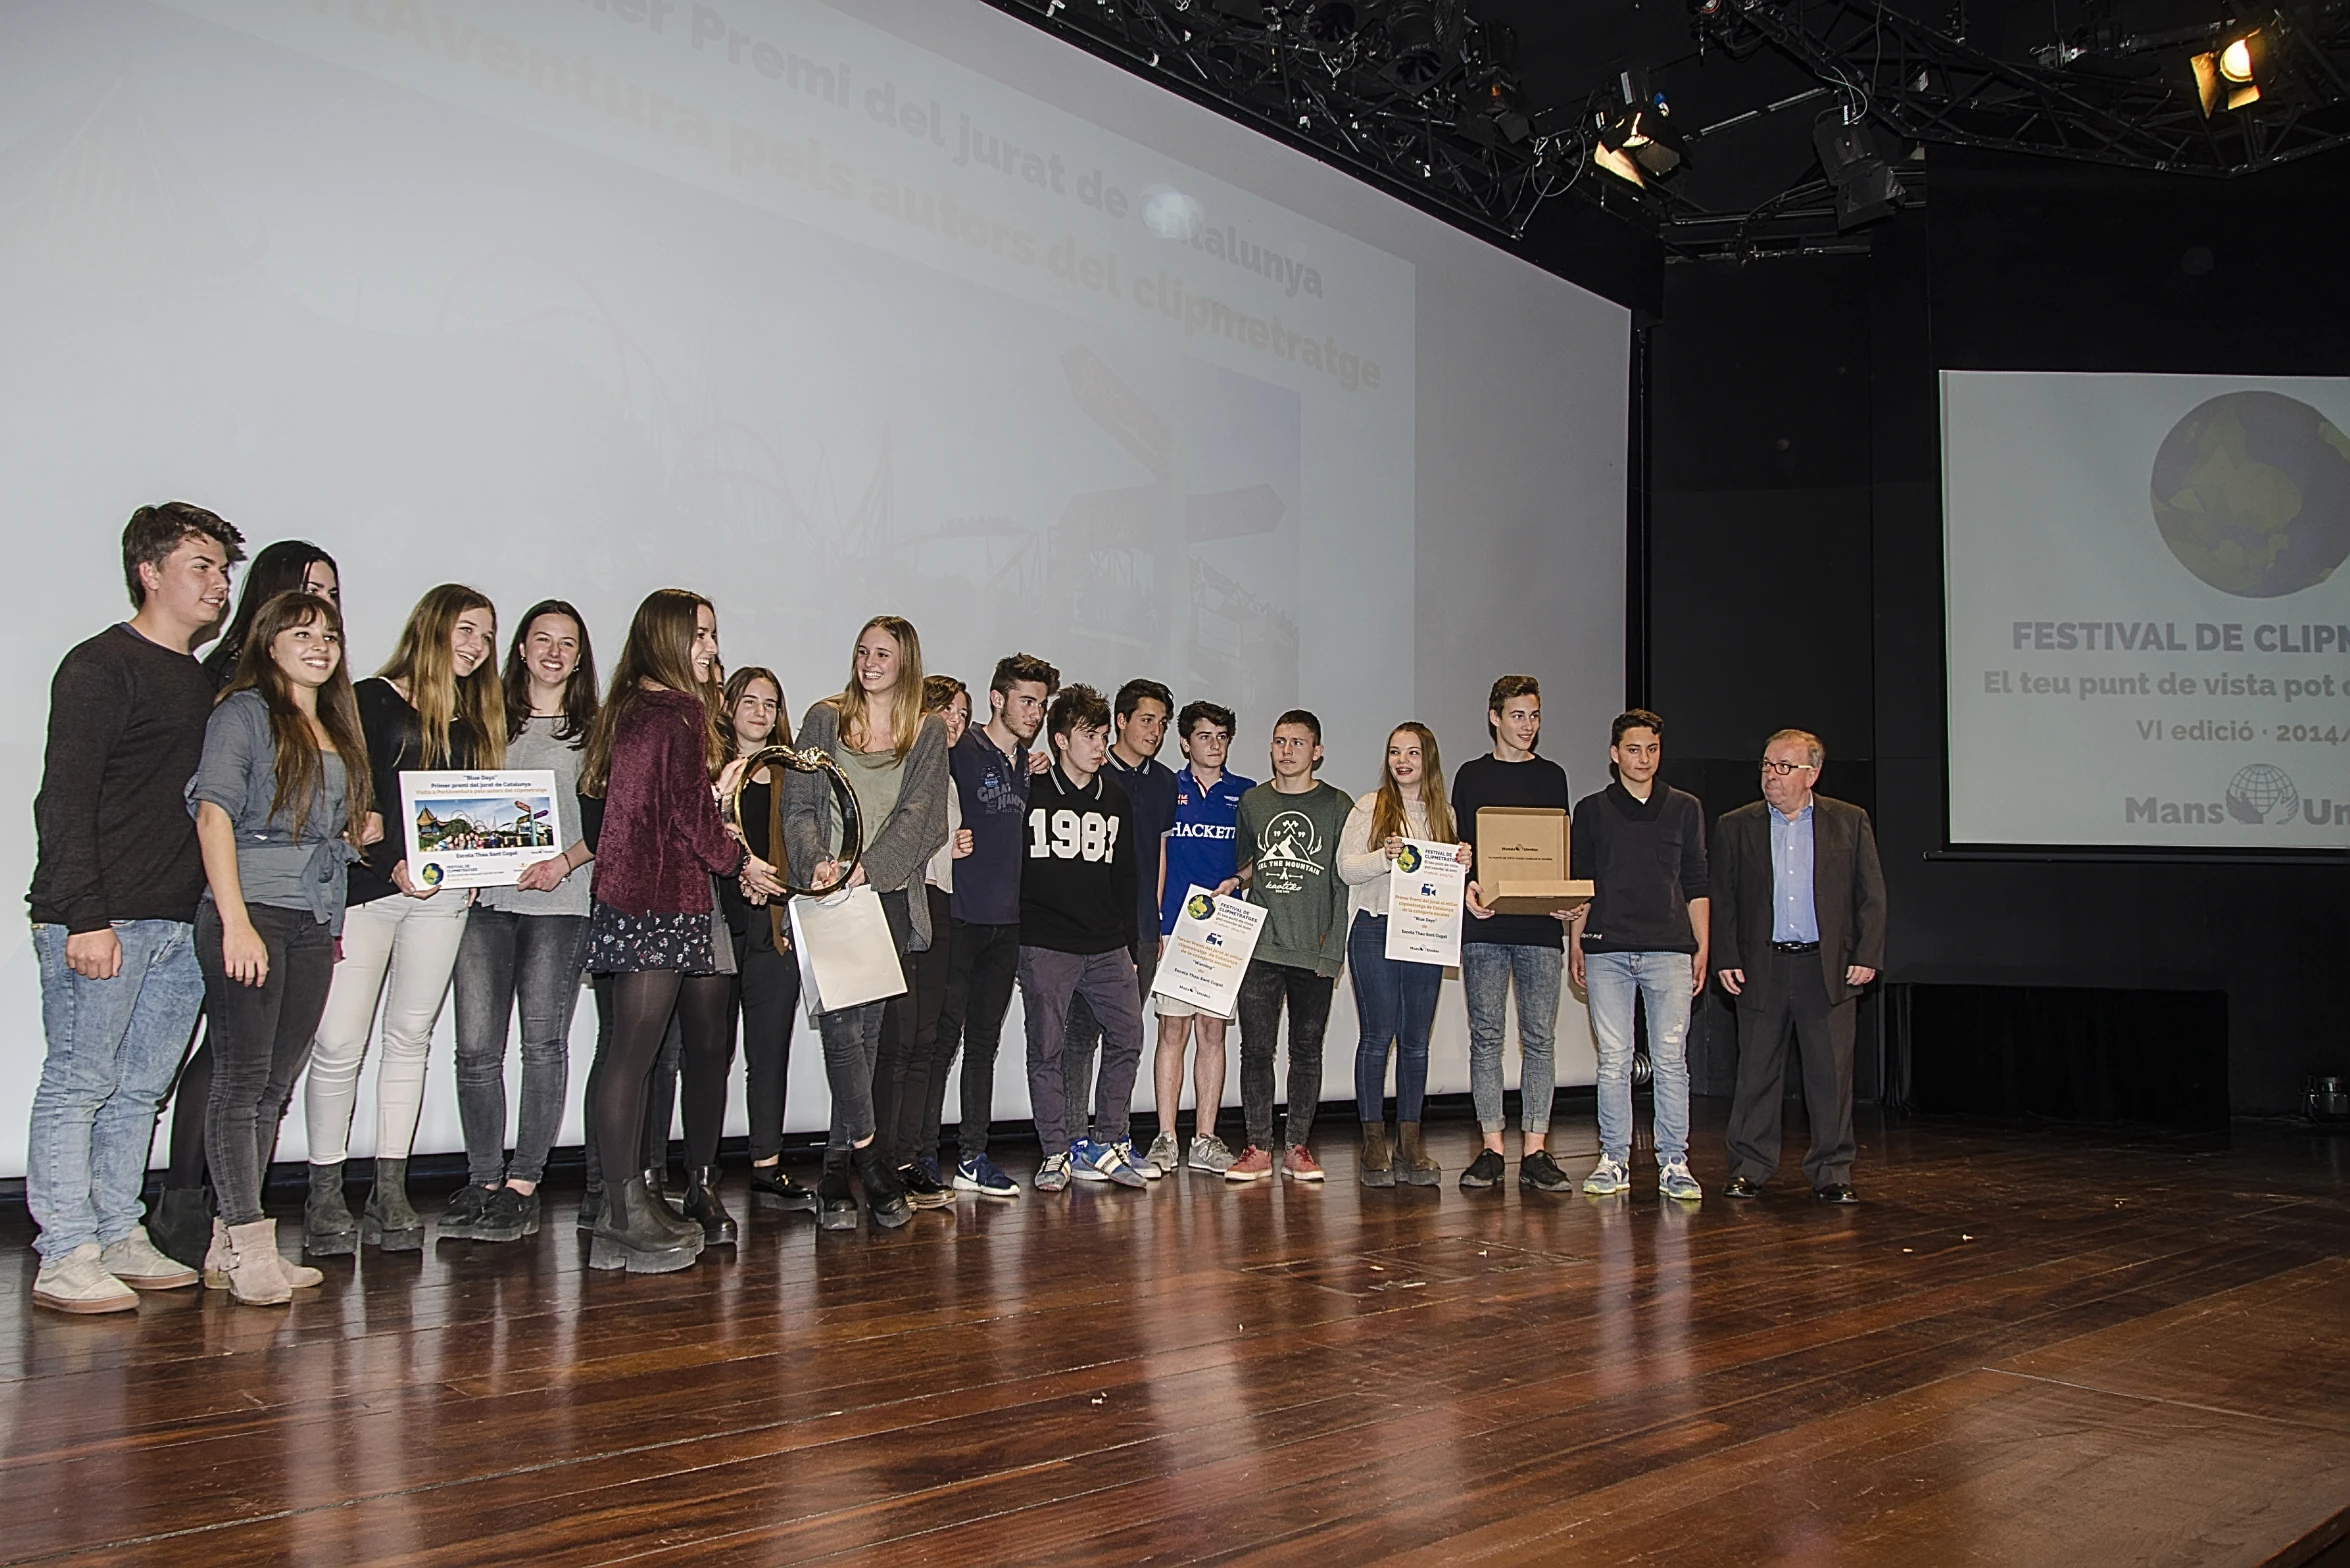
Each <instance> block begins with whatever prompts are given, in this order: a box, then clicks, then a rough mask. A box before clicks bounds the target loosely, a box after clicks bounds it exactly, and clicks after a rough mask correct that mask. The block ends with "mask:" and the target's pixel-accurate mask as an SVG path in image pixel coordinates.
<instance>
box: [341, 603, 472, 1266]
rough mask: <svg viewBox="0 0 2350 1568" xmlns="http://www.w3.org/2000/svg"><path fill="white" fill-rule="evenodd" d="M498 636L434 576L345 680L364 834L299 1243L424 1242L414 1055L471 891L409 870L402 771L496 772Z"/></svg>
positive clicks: (389, 1245) (423, 1048)
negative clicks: (379, 659) (368, 837)
mask: <svg viewBox="0 0 2350 1568" xmlns="http://www.w3.org/2000/svg"><path fill="white" fill-rule="evenodd" d="M497 640H498V611H497V607H496V606H495V605H493V604H491V603H490V601H489V599H488V597H487V596H486V595H483V594H481V593H478V592H476V591H475V590H473V589H471V588H467V587H465V586H464V585H463V584H461V583H443V584H441V585H440V586H439V587H437V588H434V589H432V590H431V591H430V592H428V593H427V594H425V596H424V597H423V598H421V599H419V600H417V601H416V608H415V609H413V610H411V611H410V612H409V613H408V622H407V624H406V625H405V626H403V627H402V628H401V630H400V640H399V644H398V646H397V648H396V649H395V650H394V651H393V654H392V657H391V662H389V663H388V664H386V665H385V666H384V667H383V668H382V669H381V670H380V671H378V672H377V673H376V674H375V675H374V676H372V677H370V678H369V679H367V680H364V681H361V682H359V684H358V685H357V686H356V687H355V688H353V695H354V697H355V698H356V699H357V702H358V708H359V724H360V728H361V729H362V730H364V731H365V732H366V736H367V758H368V772H369V774H370V787H371V789H372V791H373V795H374V799H375V816H374V819H373V822H372V823H371V832H372V833H373V835H374V837H373V841H372V842H371V843H369V844H368V845H367V848H366V852H365V857H364V858H363V859H361V860H359V861H357V862H356V863H354V864H353V865H352V866H351V868H350V871H349V874H348V879H347V880H348V893H349V899H350V912H349V913H348V914H347V915H346V916H345V917H344V921H343V945H342V957H341V958H340V960H339V961H338V962H337V963H336V964H335V976H334V984H333V986H332V987H331V988H330V989H329V990H328V992H327V998H326V1013H325V1016H324V1017H322V1018H321V1019H320V1020H319V1025H318V1044H317V1049H316V1050H315V1051H314V1052H313V1053H312V1054H311V1059H310V1081H309V1087H308V1089H307V1090H306V1091H305V1092H304V1095H303V1112H304V1119H305V1120H306V1121H307V1122H308V1124H309V1132H310V1198H309V1201H308V1203H307V1204H305V1205H304V1208H303V1215H302V1246H303V1249H304V1250H305V1251H308V1252H316V1253H322V1254H328V1255H334V1254H341V1253H348V1252H354V1251H356V1250H358V1248H359V1246H360V1245H361V1244H362V1243H365V1244H367V1245H370V1246H380V1247H382V1248H383V1249H384V1250H385V1251H387V1252H414V1251H417V1250H418V1249H420V1248H422V1247H423V1245H424V1219H423V1217H422V1216H421V1215H419V1214H418V1213H417V1212H416V1210H415V1208H414V1207H413V1206H412V1205H411V1204H410V1203H409V1201H408V1151H409V1147H410V1145H411V1144H412V1143H413V1142H414V1141H415V1138H416V1117H417V1113H418V1111H419V1110H421V1109H422V1107H423V1104H424V1072H425V1055H426V1052H427V1050H428V1049H429V1048H430V1046H431V1044H432V1032H433V1026H434V1025H435V1024H436V1023H438V1022H439V1020H440V1016H441V1003H442V1001H443V999H445V998H446V997H447V996H448V994H449V974H450V971H451V970H452V969H453V968H455V966H456V963H457V948H458V945H459V943H461V942H462V941H463V940H464V937H465V917H466V915H467V913H468V912H469V910H470V907H471V905H472V901H473V895H472V894H471V892H469V891H466V890H462V889H454V888H439V887H431V886H420V885H419V884H418V883H417V882H416V880H415V879H414V878H412V877H411V876H410V875H409V874H408V859H407V849H406V845H407V842H408V835H407V832H406V829H405V825H404V824H403V823H402V821H401V820H400V812H401V807H400V775H401V774H402V773H407V772H417V771H424V770H434V769H447V768H495V767H499V766H502V765H503V763H504V761H505V757H506V702H505V694H504V690H503V688H502V687H501V686H500V684H499V681H498V669H497V660H496V653H497ZM379 1003H380V1004H381V1006H382V1011H383V1023H382V1034H383V1048H382V1050H381V1051H380V1052H379V1053H378V1057H377V1065H376V1074H375V1184H374V1187H373V1188H372V1190H370V1191H369V1193H368V1195H367V1206H366V1208H365V1209H364V1210H363V1211H362V1212H361V1214H360V1215H359V1217H358V1218H357V1220H356V1221H354V1219H353V1218H352V1215H351V1211H350V1208H349V1207H348V1206H347V1204H346V1203H345V1201H344V1197H343V1164H344V1161H345V1160H346V1158H347V1157H348V1156H349V1153H350V1139H351V1112H352V1107H353V1106H354V1104H355V1103H356V1102H357V1100H358V1097H359V1069H360V1067H361V1066H362V1064H363V1063H364V1062H365V1061H366V1058H367V1039H368V1036H369V1034H370V1033H372V1032H373V1031H374V1030H375V1028H376V1010H377V1006H378V1004H379Z"/></svg>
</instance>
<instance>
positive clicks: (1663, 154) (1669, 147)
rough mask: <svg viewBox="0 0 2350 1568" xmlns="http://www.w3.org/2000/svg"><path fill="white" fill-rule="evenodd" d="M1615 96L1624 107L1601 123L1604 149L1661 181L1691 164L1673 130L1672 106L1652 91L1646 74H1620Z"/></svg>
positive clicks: (1604, 118)
mask: <svg viewBox="0 0 2350 1568" xmlns="http://www.w3.org/2000/svg"><path fill="white" fill-rule="evenodd" d="M1616 93H1617V96H1618V98H1619V99H1620V100H1621V107H1619V108H1618V109H1617V110H1616V112H1615V113H1613V114H1610V115H1605V116H1603V117H1602V118H1601V120H1600V125H1599V140H1600V143H1601V144H1602V145H1603V146H1605V147H1606V148H1607V149H1608V150H1609V151H1611V152H1618V153H1621V154H1623V155H1624V156H1625V157H1627V158H1629V159H1630V160H1631V161H1632V162H1633V163H1635V164H1637V165H1638V166H1639V167H1640V169H1641V170H1642V171H1643V172H1644V173H1645V174H1650V175H1654V176H1657V177H1658V178H1660V179H1661V178H1662V177H1664V176H1665V175H1668V174H1670V173H1672V172H1673V171H1674V170H1675V169H1678V168H1679V167H1681V165H1682V164H1683V163H1686V162H1687V161H1688V158H1689V148H1688V144H1687V143H1685V142H1684V141H1683V140H1682V139H1681V133H1680V132H1679V131H1677V130H1675V129H1674V128H1673V123H1672V115H1673V111H1672V106H1671V105H1670V104H1668V103H1666V102H1665V95H1664V94H1663V93H1651V92H1649V90H1648V81H1647V77H1646V74H1645V73H1643V72H1636V71H1623V72H1620V73H1618V75H1617V77H1616ZM1601 167H1603V168H1605V167H1607V165H1605V164H1603V165H1601ZM1640 183H1642V184H1646V183H1647V182H1646V181H1645V180H1643V181H1641V182H1640Z"/></svg>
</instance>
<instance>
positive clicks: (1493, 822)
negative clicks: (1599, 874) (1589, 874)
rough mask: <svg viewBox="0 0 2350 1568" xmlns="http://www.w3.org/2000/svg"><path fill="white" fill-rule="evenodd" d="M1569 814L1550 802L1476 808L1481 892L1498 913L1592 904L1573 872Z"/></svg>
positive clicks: (1586, 884)
mask: <svg viewBox="0 0 2350 1568" xmlns="http://www.w3.org/2000/svg"><path fill="white" fill-rule="evenodd" d="M1567 857H1568V848H1567V814H1566V813H1565V812H1563V811H1559V810H1556V809H1553V808H1550V807H1546V806H1483V807H1480V808H1479V809H1478V811H1477V891H1478V893H1479V894H1480V895H1481V896H1482V899H1483V901H1484V904H1485V906H1486V907H1487V908H1488V909H1491V910H1493V911H1494V912H1495V913H1496V914H1503V915H1547V914H1550V913H1551V912H1552V911H1554V910H1560V909H1576V908H1579V907H1581V906H1582V905H1584V904H1588V903H1590V902H1591V895H1592V892H1593V889H1592V886H1591V884H1590V883H1589V882H1577V881H1575V880H1573V879H1572V878H1571V877H1569V875H1568V871H1569V869H1570V868H1569V866H1568V864H1567Z"/></svg>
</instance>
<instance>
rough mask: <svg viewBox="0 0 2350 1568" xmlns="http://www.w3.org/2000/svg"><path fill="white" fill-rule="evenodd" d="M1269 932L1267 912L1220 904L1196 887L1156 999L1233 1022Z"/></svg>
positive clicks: (1172, 939) (1170, 943) (1155, 985)
mask: <svg viewBox="0 0 2350 1568" xmlns="http://www.w3.org/2000/svg"><path fill="white" fill-rule="evenodd" d="M1264 928H1265V911H1264V909H1263V908H1262V907H1260V906H1258V905H1256V904H1251V903H1248V902H1246V901H1245V900H1242V899H1237V898H1219V897H1217V896H1216V895H1215V894H1214V893H1212V892H1210V891H1209V890H1208V889H1206V888H1204V887H1201V886H1199V885H1197V884H1196V883H1195V884H1193V886H1192V889H1191V891H1190V892H1189V893H1187V894H1186V895H1185V896H1184V899H1183V913H1182V914H1180V915H1178V916H1177V917H1176V919H1175V930H1174V933H1173V934H1172V935H1170V936H1169V937H1168V938H1167V950H1166V952H1164V953H1162V954H1161V955H1159V974H1158V978H1157V979H1156V980H1154V981H1153V982H1152V983H1151V995H1153V996H1166V997H1172V998H1174V999H1175V1000H1176V1001H1178V1002H1188V1003H1190V1004H1191V1005H1192V1006H1193V1007H1196V1008H1198V1009H1199V1010H1200V1011H1201V1012H1203V1013H1212V1014H1214V1015H1215V1016H1216V1017H1218V1018H1230V1017H1231V1016H1232V1014H1233V1011H1234V1010H1235V1009H1236V1008H1237V1007H1238V1006H1239V1003H1240V978H1241V976H1242V975H1243V974H1245V973H1247V972H1248V961H1249V959H1250V958H1251V957H1252V956H1253V955H1254V954H1255V953H1256V950H1257V937H1258V935H1259V934H1260V933H1262V932H1263V930H1264Z"/></svg>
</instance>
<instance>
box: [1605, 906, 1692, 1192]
mask: <svg viewBox="0 0 2350 1568" xmlns="http://www.w3.org/2000/svg"><path fill="white" fill-rule="evenodd" d="M1694 962H1696V960H1694V959H1692V958H1691V957H1690V956H1689V955H1688V954H1687V953H1585V954H1584V955H1583V986H1584V994H1585V995H1586V996H1588V997H1589V998H1590V1010H1591V1034H1592V1038H1593V1039H1594V1040H1595V1041H1596V1042H1597V1044H1598V1048H1599V1147H1600V1149H1601V1150H1602V1151H1603V1152H1604V1153H1606V1154H1607V1155H1608V1157H1609V1158H1611V1159H1614V1160H1618V1161H1626V1160H1629V1159H1631V1157H1632V998H1633V997H1634V996H1635V995H1637V996H1640V997H1642V998H1644V999H1645V1000H1646V1001H1647V1003H1648V1061H1649V1066H1650V1067H1651V1068H1652V1069H1653V1070H1654V1072H1655V1078H1654V1081H1653V1090H1654V1093H1655V1097H1656V1159H1657V1163H1658V1164H1659V1165H1665V1164H1669V1163H1670V1162H1672V1161H1674V1160H1683V1159H1687V1158H1688V1157H1689V1003H1690V995H1689V987H1690V986H1691V985H1692V984H1693V983H1694V982H1695V979H1696V976H1695V975H1694V974H1693V973H1692V972H1691V971H1690V967H1689V966H1690V965H1691V964H1692V963H1694Z"/></svg>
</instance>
